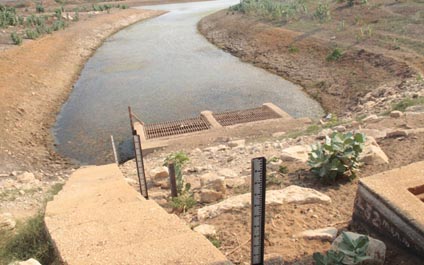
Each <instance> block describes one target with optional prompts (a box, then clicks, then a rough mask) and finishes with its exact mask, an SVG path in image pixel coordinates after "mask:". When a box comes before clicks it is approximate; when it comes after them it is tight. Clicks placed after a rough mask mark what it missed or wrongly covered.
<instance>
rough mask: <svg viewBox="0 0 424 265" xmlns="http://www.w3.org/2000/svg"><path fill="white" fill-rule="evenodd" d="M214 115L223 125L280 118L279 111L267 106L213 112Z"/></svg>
mask: <svg viewBox="0 0 424 265" xmlns="http://www.w3.org/2000/svg"><path fill="white" fill-rule="evenodd" d="M213 117H214V118H215V119H216V121H217V122H219V123H220V124H221V125H222V126H231V125H235V124H240V123H247V122H252V121H262V120H268V119H277V118H280V116H279V115H278V114H277V113H275V112H274V111H272V110H271V109H268V108H266V107H261V108H254V109H247V110H237V111H228V112H222V113H213Z"/></svg>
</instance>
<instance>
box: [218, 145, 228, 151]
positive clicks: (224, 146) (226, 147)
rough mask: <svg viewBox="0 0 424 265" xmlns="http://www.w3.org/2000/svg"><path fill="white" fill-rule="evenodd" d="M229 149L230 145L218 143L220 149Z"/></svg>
mask: <svg viewBox="0 0 424 265" xmlns="http://www.w3.org/2000/svg"><path fill="white" fill-rule="evenodd" d="M227 149H228V146H226V145H224V144H220V145H218V151H225V150H227Z"/></svg>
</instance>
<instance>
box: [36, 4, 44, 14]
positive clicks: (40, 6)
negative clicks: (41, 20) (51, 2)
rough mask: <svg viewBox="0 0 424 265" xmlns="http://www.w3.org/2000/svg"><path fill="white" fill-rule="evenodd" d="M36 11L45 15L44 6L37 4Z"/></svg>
mask: <svg viewBox="0 0 424 265" xmlns="http://www.w3.org/2000/svg"><path fill="white" fill-rule="evenodd" d="M35 11H37V13H44V6H43V5H42V4H41V3H37V4H36V6H35Z"/></svg>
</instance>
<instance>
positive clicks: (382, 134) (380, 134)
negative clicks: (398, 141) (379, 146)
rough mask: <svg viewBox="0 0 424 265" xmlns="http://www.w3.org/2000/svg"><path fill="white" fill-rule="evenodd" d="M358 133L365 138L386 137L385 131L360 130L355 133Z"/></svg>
mask: <svg viewBox="0 0 424 265" xmlns="http://www.w3.org/2000/svg"><path fill="white" fill-rule="evenodd" d="M357 132H358V133H363V134H365V136H366V137H367V138H368V137H372V138H374V139H382V138H385V137H386V134H387V133H386V131H381V130H377V129H360V130H358V131H357Z"/></svg>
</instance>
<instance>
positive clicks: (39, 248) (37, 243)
mask: <svg viewBox="0 0 424 265" xmlns="http://www.w3.org/2000/svg"><path fill="white" fill-rule="evenodd" d="M43 219H44V213H41V212H40V213H38V214H37V215H36V216H34V217H32V218H30V219H28V220H27V221H26V222H24V223H18V224H17V228H16V232H15V233H14V232H2V233H1V234H0V242H2V243H1V244H0V246H1V247H0V249H1V250H0V263H1V264H8V263H10V262H13V261H15V260H27V259H29V258H35V259H36V260H38V261H39V262H40V263H41V264H52V263H53V262H54V260H55V258H56V257H55V254H54V249H53V246H52V244H51V243H50V240H49V239H48V236H47V232H46V229H45V226H44V220H43Z"/></svg>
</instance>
